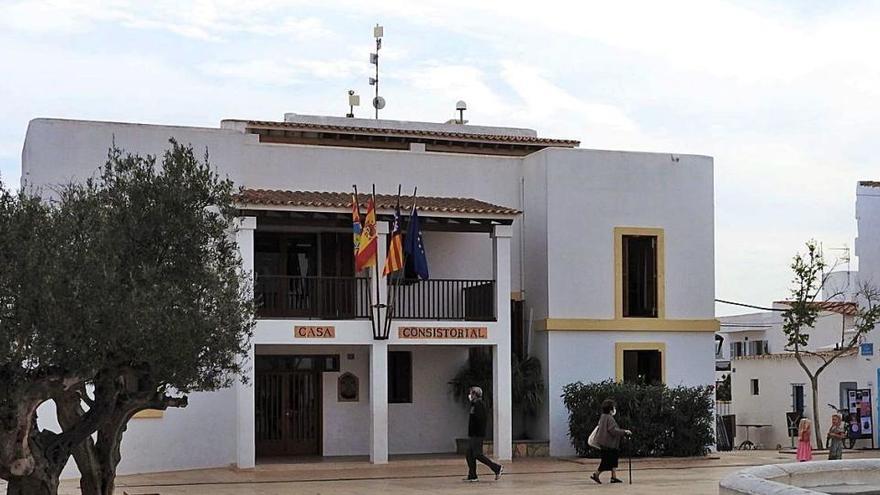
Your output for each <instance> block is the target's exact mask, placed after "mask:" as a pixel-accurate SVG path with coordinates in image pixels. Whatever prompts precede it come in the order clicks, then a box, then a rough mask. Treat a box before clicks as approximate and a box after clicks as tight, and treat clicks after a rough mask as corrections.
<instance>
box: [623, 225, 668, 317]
mask: <svg viewBox="0 0 880 495" xmlns="http://www.w3.org/2000/svg"><path fill="white" fill-rule="evenodd" d="M665 256H666V255H665V249H664V232H663V229H660V228H648V227H615V228H614V271H615V273H614V316H615V318H655V319H658V320H662V319H664V318H665V317H666V311H665V303H666V291H665V271H666V269H665Z"/></svg>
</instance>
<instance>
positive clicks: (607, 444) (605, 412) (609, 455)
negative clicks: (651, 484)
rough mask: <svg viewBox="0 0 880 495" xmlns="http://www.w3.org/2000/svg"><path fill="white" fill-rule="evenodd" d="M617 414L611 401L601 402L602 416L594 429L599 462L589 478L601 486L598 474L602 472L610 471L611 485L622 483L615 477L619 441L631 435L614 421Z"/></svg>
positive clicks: (618, 458)
mask: <svg viewBox="0 0 880 495" xmlns="http://www.w3.org/2000/svg"><path fill="white" fill-rule="evenodd" d="M615 414H617V408H616V404H615V403H614V401H613V400H612V399H605V401H603V402H602V416H601V417H599V426H597V427H596V443H598V444H599V447H600V449H599V452H600V456H601V459H602V460H601V462H600V463H599V468H598V469H597V470H596V472H594V473H593V475H592V476H590V479H591V480H593V481H595V482H596V483H599V484H600V485H601V484H602V480H600V479H599V474H600V473H602V472H603V471H611V482H612V483H623V481H622V480H621V479H620V478H618V477H617V464H618V461H619V460H620V439H621V438H622V437H624V436H629V435H632V432H631V431H630V430H624V429H621V428H620V427H619V426H617V421H615V420H614V415H615Z"/></svg>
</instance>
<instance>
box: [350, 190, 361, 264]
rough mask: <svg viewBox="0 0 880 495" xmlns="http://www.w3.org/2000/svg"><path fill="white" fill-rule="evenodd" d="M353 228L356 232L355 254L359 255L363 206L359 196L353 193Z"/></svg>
mask: <svg viewBox="0 0 880 495" xmlns="http://www.w3.org/2000/svg"><path fill="white" fill-rule="evenodd" d="M351 230H352V231H353V233H354V255H355V256H357V252H358V244H360V242H361V230H362V229H361V207H360V205H359V204H358V200H357V196H356V195H354V194H352V195H351Z"/></svg>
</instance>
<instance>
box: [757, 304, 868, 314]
mask: <svg viewBox="0 0 880 495" xmlns="http://www.w3.org/2000/svg"><path fill="white" fill-rule="evenodd" d="M792 302H793V301H776V302H775V303H774V304H785V305H788V306H790V305H791V304H792ZM813 306H815V307H816V308H818V309H819V310H820V311H830V312H832V313H839V314H842V315H847V316H855V315H856V314H858V312H859V307H858V305H857V304H856V303H854V302H835V301H817V302H814V303H813Z"/></svg>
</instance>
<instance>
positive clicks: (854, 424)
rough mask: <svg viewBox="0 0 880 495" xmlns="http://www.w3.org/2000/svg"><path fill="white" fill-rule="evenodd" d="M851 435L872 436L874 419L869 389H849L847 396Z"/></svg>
mask: <svg viewBox="0 0 880 495" xmlns="http://www.w3.org/2000/svg"><path fill="white" fill-rule="evenodd" d="M847 402H848V404H847V405H848V406H849V413H850V415H851V416H852V418H853V419H852V421H851V423H850V428H851V435H852V436H853V437H855V438H873V436H874V419H873V415H872V407H873V405H872V402H871V389H869V388H862V389H858V390H850V391H849V397H848V400H847Z"/></svg>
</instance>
